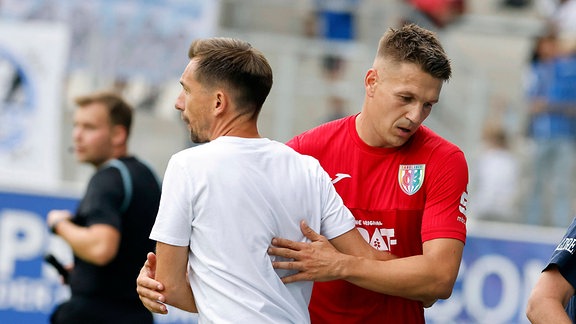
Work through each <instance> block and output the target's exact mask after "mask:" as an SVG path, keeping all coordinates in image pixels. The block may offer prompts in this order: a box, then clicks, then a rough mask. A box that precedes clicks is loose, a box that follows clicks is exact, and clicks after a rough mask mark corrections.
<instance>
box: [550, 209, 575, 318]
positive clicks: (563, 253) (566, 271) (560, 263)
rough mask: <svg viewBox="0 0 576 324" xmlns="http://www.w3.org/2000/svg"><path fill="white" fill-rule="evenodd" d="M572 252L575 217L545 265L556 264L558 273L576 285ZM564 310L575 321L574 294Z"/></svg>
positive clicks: (573, 285)
mask: <svg viewBox="0 0 576 324" xmlns="http://www.w3.org/2000/svg"><path fill="white" fill-rule="evenodd" d="M574 252H576V219H574V220H573V221H572V224H570V227H569V228H568V230H567V231H566V234H565V235H564V237H563V238H562V240H561V241H560V244H558V246H557V247H556V249H555V250H554V253H552V256H551V257H550V261H549V262H548V265H547V266H546V268H545V269H544V270H546V269H548V268H550V266H552V265H556V266H557V267H558V270H559V271H560V274H561V275H562V276H563V277H564V279H566V281H568V283H570V285H572V287H576V257H574ZM566 311H567V312H568V316H569V317H570V319H572V322H575V321H576V299H575V298H574V296H572V298H570V301H568V305H567V306H566Z"/></svg>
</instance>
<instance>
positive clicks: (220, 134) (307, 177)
mask: <svg viewBox="0 0 576 324" xmlns="http://www.w3.org/2000/svg"><path fill="white" fill-rule="evenodd" d="M188 56H189V58H190V61H189V63H188V66H187V67H186V69H185V71H184V73H183V74H182V77H181V79H180V83H181V85H182V91H181V93H180V95H179V96H178V99H177V100H176V104H175V107H176V109H178V110H179V111H181V116H182V119H183V120H184V121H185V122H186V124H188V128H189V130H190V137H191V139H192V141H193V142H195V143H206V144H204V145H201V146H196V147H193V148H189V149H186V150H184V151H181V152H179V153H177V154H175V155H174V156H172V158H171V159H170V162H169V163H168V167H167V169H166V173H165V176H164V183H163V187H162V197H161V201H160V208H159V211H158V216H157V218H156V223H155V225H154V228H153V229H152V232H151V235H150V237H151V238H152V239H154V240H156V241H157V246H156V273H155V280H157V281H158V282H161V283H162V284H163V285H164V290H163V291H162V297H161V298H160V301H161V302H163V303H166V304H169V305H172V306H175V307H178V308H180V309H183V310H187V311H190V312H198V316H199V322H200V323H202V322H214V323H231V322H234V323H308V322H309V315H308V302H309V300H310V295H311V291H312V282H311V281H307V282H299V283H292V284H284V283H282V281H281V277H283V276H285V275H287V274H288V272H287V271H286V270H275V269H274V268H273V267H272V262H271V258H273V257H271V256H269V255H268V253H267V250H268V247H269V246H270V243H271V241H272V238H274V237H283V238H290V239H291V240H294V241H301V242H303V241H306V240H307V238H306V237H305V236H304V235H303V234H302V232H301V227H300V226H301V221H305V223H306V224H308V226H310V228H312V229H313V230H314V231H316V232H319V233H321V234H322V235H324V236H326V238H327V239H329V240H330V241H331V242H332V243H333V244H334V246H335V247H336V248H337V249H339V250H340V251H341V252H344V253H349V254H356V255H358V254H361V255H363V256H365V257H370V258H379V259H386V258H390V257H391V256H390V255H389V254H386V253H382V252H377V251H376V250H375V249H373V248H372V247H370V246H369V245H368V244H367V243H366V241H365V240H364V239H363V238H362V237H361V235H360V234H359V232H358V231H357V230H354V228H355V223H354V217H353V216H352V214H351V213H350V212H349V211H348V209H346V208H345V207H344V205H343V203H342V199H341V198H340V197H339V196H338V194H337V193H336V191H335V189H334V187H333V185H332V183H331V181H330V178H329V176H328V174H327V173H326V172H325V171H324V170H323V169H322V168H321V167H320V164H319V163H318V161H317V160H316V159H314V158H312V157H309V156H304V155H300V154H298V153H296V152H295V151H294V150H292V149H291V148H289V147H288V146H286V145H284V144H282V143H279V142H276V141H272V140H269V139H267V138H262V137H261V136H260V134H259V132H258V127H257V120H258V114H259V112H260V109H261V107H262V105H263V103H264V101H265V99H266V97H267V95H268V93H269V91H270V88H271V86H272V70H271V68H270V66H269V64H268V62H267V60H266V58H265V57H264V56H263V55H262V53H261V52H259V51H258V50H256V49H254V48H253V47H251V45H250V44H248V43H246V42H243V41H240V40H235V39H228V38H210V39H203V40H197V41H195V42H194V43H192V45H191V47H190V50H189V53H188ZM344 242H345V244H344ZM296 270H297V269H294V271H296ZM187 281H189V283H190V284H189V285H188V284H187ZM142 301H143V303H144V305H145V306H146V307H147V308H148V309H150V310H156V309H157V308H156V307H157V305H154V307H152V305H147V302H148V301H147V300H145V299H142ZM162 311H163V312H164V313H165V312H166V311H167V310H166V308H165V307H164V308H163V309H162Z"/></svg>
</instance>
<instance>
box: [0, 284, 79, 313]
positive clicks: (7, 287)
mask: <svg viewBox="0 0 576 324" xmlns="http://www.w3.org/2000/svg"><path fill="white" fill-rule="evenodd" d="M69 296H70V290H69V288H68V286H63V285H61V284H54V282H53V281H49V280H45V279H40V280H38V279H36V280H35V279H28V278H19V279H16V280H11V281H0V310H15V311H19V312H49V311H51V310H52V309H53V308H54V305H56V304H57V303H60V302H61V301H63V300H64V299H66V298H68V297H69Z"/></svg>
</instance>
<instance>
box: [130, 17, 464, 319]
mask: <svg viewBox="0 0 576 324" xmlns="http://www.w3.org/2000/svg"><path fill="white" fill-rule="evenodd" d="M450 76H451V66H450V61H449V59H448V57H447V56H446V53H445V52H444V49H443V48H442V46H441V44H440V42H439V41H438V39H437V38H436V35H435V34H434V33H432V32H430V31H428V30H426V29H423V28H421V27H419V26H416V25H405V26H403V27H401V28H399V29H390V30H389V31H388V32H386V33H385V34H384V36H383V37H382V38H381V40H380V42H379V46H378V51H377V55H376V58H375V60H374V62H373V66H372V68H371V69H369V70H368V72H367V73H366V76H365V78H364V89H365V98H364V104H363V107H362V111H361V112H360V113H359V114H356V115H352V116H347V117H345V118H342V119H339V120H335V121H333V122H330V123H327V124H324V125H321V126H319V127H317V128H315V129H312V130H310V131H307V132H305V133H303V134H301V135H299V136H296V137H295V138H294V139H292V140H291V141H289V142H288V145H290V146H291V147H293V148H294V149H295V150H296V151H298V152H299V153H302V154H305V155H310V156H313V157H315V158H316V159H318V160H319V161H320V164H321V165H322V167H323V168H324V169H325V170H326V171H327V172H328V174H330V175H331V176H332V177H333V180H332V183H333V184H334V186H335V188H336V190H337V192H338V193H339V194H340V196H341V197H342V199H343V200H344V203H345V205H346V207H348V208H349V209H350V210H351V211H352V214H353V215H354V217H355V218H356V227H357V229H358V231H360V233H361V234H362V236H363V237H364V239H365V240H366V241H368V242H369V243H370V245H372V247H374V248H375V249H377V250H380V251H388V252H390V253H392V254H394V255H395V256H398V257H399V258H398V259H394V260H389V261H377V260H368V259H363V258H358V257H354V256H351V255H345V254H343V253H340V252H338V251H337V250H336V249H335V248H334V247H333V246H332V245H331V244H330V243H329V241H328V240H327V239H326V238H325V237H323V236H321V235H318V234H317V233H315V232H314V231H313V230H312V229H310V228H308V227H305V226H304V227H303V232H304V234H305V235H306V236H307V237H308V238H309V239H310V240H311V241H312V243H302V242H295V241H290V240H287V239H284V238H275V239H274V240H273V245H274V246H273V247H271V248H270V250H269V253H270V254H272V255H276V256H281V257H286V258H289V259H294V260H293V261H288V262H274V266H275V267H276V268H278V269H291V270H298V271H299V273H297V274H294V275H291V276H288V277H284V278H283V279H282V280H283V281H284V282H285V283H286V284H290V283H292V282H295V281H302V280H305V281H318V282H315V283H314V288H313V292H312V298H311V300H310V305H309V310H310V316H311V321H312V323H318V324H321V323H382V322H391V323H424V322H425V319H424V307H429V306H431V305H432V304H434V302H435V301H436V300H437V299H445V298H448V297H449V296H450V294H451V293H452V289H453V287H454V283H455V281H456V277H457V275H458V270H459V267H460V263H461V259H462V252H463V249H464V242H465V239H466V208H467V203H468V193H467V188H466V187H467V185H468V166H467V162H466V159H465V157H464V154H463V152H462V151H461V150H460V149H459V148H458V147H457V146H456V145H454V144H452V143H450V142H448V141H446V140H445V139H443V138H441V137H440V136H439V135H437V134H436V133H434V132H433V131H432V130H431V129H429V128H427V127H426V126H423V125H422V122H423V121H424V120H425V119H426V118H427V117H428V116H429V114H430V113H431V112H432V107H433V106H434V104H436V103H437V102H438V101H439V100H440V91H441V89H442V85H443V83H444V82H445V81H447V80H448V79H449V78H450ZM155 271H156V267H155V258H154V255H153V254H150V255H149V258H148V260H147V261H146V263H145V265H144V266H143V267H142V270H141V272H140V275H139V276H138V280H137V282H138V291H139V294H140V297H141V298H142V300H143V302H145V303H147V305H149V306H150V307H151V310H153V311H155V312H163V311H165V309H164V308H163V305H162V304H160V303H158V302H156V301H157V300H164V298H165V297H164V296H163V294H162V290H163V288H164V287H163V285H162V283H160V282H158V281H155V280H153V279H151V278H153V277H154V273H155ZM336 279H344V280H336ZM320 281H326V282H320Z"/></svg>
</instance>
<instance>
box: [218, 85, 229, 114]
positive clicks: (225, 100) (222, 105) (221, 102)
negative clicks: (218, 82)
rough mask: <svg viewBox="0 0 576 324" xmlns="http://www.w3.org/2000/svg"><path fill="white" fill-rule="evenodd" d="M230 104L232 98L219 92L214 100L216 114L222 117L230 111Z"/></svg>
mask: <svg viewBox="0 0 576 324" xmlns="http://www.w3.org/2000/svg"><path fill="white" fill-rule="evenodd" d="M229 104H230V98H229V97H228V95H227V94H226V92H223V91H217V92H216V96H215V99H214V114H215V115H220V114H223V113H224V112H225V111H226V109H228V107H229Z"/></svg>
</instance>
